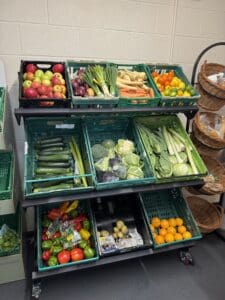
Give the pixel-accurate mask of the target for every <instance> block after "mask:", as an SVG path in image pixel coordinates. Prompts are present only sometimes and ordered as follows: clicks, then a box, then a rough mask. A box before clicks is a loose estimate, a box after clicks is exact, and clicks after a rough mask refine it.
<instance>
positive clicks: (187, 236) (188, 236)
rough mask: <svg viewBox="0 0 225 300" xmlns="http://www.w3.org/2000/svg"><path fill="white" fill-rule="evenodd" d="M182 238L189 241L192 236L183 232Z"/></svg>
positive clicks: (187, 232)
mask: <svg viewBox="0 0 225 300" xmlns="http://www.w3.org/2000/svg"><path fill="white" fill-rule="evenodd" d="M183 238H184V239H185V240H187V239H190V238H192V234H191V233H190V232H189V231H185V232H184V233H183Z"/></svg>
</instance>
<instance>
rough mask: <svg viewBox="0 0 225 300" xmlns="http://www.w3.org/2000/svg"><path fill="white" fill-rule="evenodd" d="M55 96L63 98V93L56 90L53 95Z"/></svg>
mask: <svg viewBox="0 0 225 300" xmlns="http://www.w3.org/2000/svg"><path fill="white" fill-rule="evenodd" d="M53 97H54V98H59V99H62V94H61V93H60V92H55V93H54V95H53Z"/></svg>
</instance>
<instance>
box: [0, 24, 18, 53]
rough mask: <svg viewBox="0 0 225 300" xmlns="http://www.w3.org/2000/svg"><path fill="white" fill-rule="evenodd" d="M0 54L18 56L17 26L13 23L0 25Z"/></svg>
mask: <svg viewBox="0 0 225 300" xmlns="http://www.w3.org/2000/svg"><path fill="white" fill-rule="evenodd" d="M0 38H1V41H0V53H2V54H20V53H21V45H20V36H19V25H18V24H14V23H0Z"/></svg>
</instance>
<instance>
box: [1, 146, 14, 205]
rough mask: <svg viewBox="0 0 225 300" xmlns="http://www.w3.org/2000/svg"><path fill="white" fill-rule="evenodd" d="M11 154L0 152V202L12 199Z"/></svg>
mask: <svg viewBox="0 0 225 300" xmlns="http://www.w3.org/2000/svg"><path fill="white" fill-rule="evenodd" d="M12 185H13V153H12V152H11V151H6V150H0V200H8V199H11V198H12Z"/></svg>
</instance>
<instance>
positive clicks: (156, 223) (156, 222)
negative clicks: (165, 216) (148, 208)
mask: <svg viewBox="0 0 225 300" xmlns="http://www.w3.org/2000/svg"><path fill="white" fill-rule="evenodd" d="M151 224H152V226H154V227H155V228H157V227H159V226H160V219H159V218H157V217H154V218H152V220H151Z"/></svg>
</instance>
